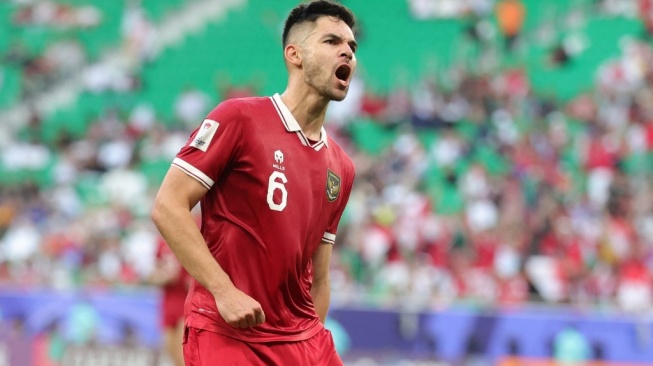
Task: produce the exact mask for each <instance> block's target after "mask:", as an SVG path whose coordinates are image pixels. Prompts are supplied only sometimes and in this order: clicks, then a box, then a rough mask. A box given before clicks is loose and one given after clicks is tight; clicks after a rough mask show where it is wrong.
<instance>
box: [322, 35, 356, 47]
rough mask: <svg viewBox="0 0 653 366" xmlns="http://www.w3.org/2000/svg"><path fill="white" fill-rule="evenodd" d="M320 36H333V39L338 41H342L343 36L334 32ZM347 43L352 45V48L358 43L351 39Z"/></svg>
mask: <svg viewBox="0 0 653 366" xmlns="http://www.w3.org/2000/svg"><path fill="white" fill-rule="evenodd" d="M322 38H335V39H337V40H339V41H344V38H343V37H341V36H339V35H337V34H335V33H327V34H325V35H324V36H322ZM349 45H350V46H353V47H354V48H358V43H357V42H356V41H355V40H353V39H352V40H351V41H349Z"/></svg>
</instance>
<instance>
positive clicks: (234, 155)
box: [172, 101, 243, 189]
mask: <svg viewBox="0 0 653 366" xmlns="http://www.w3.org/2000/svg"><path fill="white" fill-rule="evenodd" d="M242 130H243V126H242V123H241V113H240V110H239V109H238V107H237V106H236V105H235V104H234V103H233V102H232V101H226V102H223V103H220V104H219V105H218V106H217V107H216V108H215V109H214V110H213V111H211V113H209V115H208V116H207V117H206V119H204V121H202V124H201V125H200V126H199V127H198V128H197V129H195V131H193V133H191V135H190V138H189V139H188V142H187V143H186V145H184V147H182V148H181V150H180V151H179V153H178V154H177V156H176V157H175V159H174V160H173V161H172V165H173V166H174V167H176V168H179V169H181V170H182V171H184V173H186V174H188V175H189V176H191V177H193V178H195V179H196V180H197V181H199V182H200V183H202V185H203V186H204V187H206V188H207V189H211V187H212V186H213V184H214V183H215V182H216V181H217V180H218V178H219V177H220V176H221V175H222V173H223V172H224V171H225V169H226V168H227V167H228V166H229V165H230V164H232V163H233V162H234V161H235V160H237V159H238V156H239V153H240V149H241V146H242V137H243V132H242Z"/></svg>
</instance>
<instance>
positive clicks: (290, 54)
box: [283, 43, 302, 67]
mask: <svg viewBox="0 0 653 366" xmlns="http://www.w3.org/2000/svg"><path fill="white" fill-rule="evenodd" d="M283 56H284V58H285V59H286V62H288V63H289V64H292V65H295V66H297V67H300V66H301V65H302V54H301V49H300V48H299V46H297V45H296V44H292V43H290V44H288V45H287V46H286V48H284V50H283Z"/></svg>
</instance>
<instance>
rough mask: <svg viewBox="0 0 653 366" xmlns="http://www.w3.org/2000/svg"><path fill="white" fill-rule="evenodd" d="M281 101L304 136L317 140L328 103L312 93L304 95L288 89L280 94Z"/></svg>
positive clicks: (301, 92)
mask: <svg viewBox="0 0 653 366" xmlns="http://www.w3.org/2000/svg"><path fill="white" fill-rule="evenodd" d="M281 100H283V103H284V104H285V105H286V107H288V110H290V113H292V115H293V117H295V120H297V123H298V124H299V126H300V127H301V128H302V131H303V132H304V135H306V137H307V138H309V139H311V140H315V141H317V140H319V139H320V133H321V131H322V125H323V124H324V117H325V115H326V110H327V106H328V105H329V101H328V100H325V99H324V98H322V97H320V96H318V95H317V94H315V93H314V92H313V93H304V92H303V91H299V90H298V89H291V88H288V89H286V91H284V92H283V94H281Z"/></svg>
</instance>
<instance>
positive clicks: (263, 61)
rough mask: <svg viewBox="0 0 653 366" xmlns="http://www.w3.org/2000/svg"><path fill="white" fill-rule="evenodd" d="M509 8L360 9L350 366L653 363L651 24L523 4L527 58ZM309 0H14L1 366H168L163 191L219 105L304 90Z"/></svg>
mask: <svg viewBox="0 0 653 366" xmlns="http://www.w3.org/2000/svg"><path fill="white" fill-rule="evenodd" d="M505 1H506V0H497V1H493V0H475V1H472V0H469V1H462V0H461V1H455V0H377V1H375V2H374V4H373V6H372V5H371V3H369V2H366V1H354V0H347V1H345V0H343V1H342V2H343V3H344V4H346V5H347V6H349V7H351V8H352V10H354V12H355V13H356V14H357V15H358V18H359V20H360V22H361V30H360V33H359V35H358V39H359V43H360V48H359V51H358V53H357V58H358V60H359V70H358V78H357V79H356V81H355V82H354V83H353V84H352V87H351V90H350V95H349V97H348V98H347V100H346V101H344V102H341V103H337V104H334V105H333V106H332V107H331V109H330V110H329V114H328V125H327V129H328V131H329V133H330V134H331V135H332V136H333V137H334V138H335V139H336V140H338V142H339V143H340V144H341V145H342V146H343V147H345V148H346V150H348V151H349V152H350V154H351V155H352V157H353V159H354V161H355V163H356V165H357V181H356V184H355V188H354V191H353V193H352V197H351V201H350V205H349V206H348V208H347V210H346V212H345V215H344V217H343V221H342V224H341V227H340V228H339V235H338V238H339V239H338V241H339V242H338V243H337V245H336V247H335V252H334V255H333V265H332V270H331V273H332V282H333V286H334V293H333V311H332V318H333V320H334V321H337V323H334V324H335V325H333V327H334V329H336V328H338V329H340V332H336V331H334V334H335V335H336V338H338V339H337V340H336V341H337V342H338V341H341V342H342V344H343V345H342V349H343V352H342V353H343V355H345V357H347V360H348V364H366V363H365V362H371V363H367V364H375V363H374V362H378V364H400V362H402V361H401V359H402V358H413V359H415V360H420V361H414V363H415V364H418V363H419V362H422V363H421V364H449V363H452V364H470V365H471V364H474V365H477V364H481V365H484V364H499V363H500V362H501V359H502V358H503V357H506V356H515V357H526V358H531V359H540V360H541V361H539V362H541V363H537V362H538V361H531V362H532V364H533V365H535V364H546V363H545V362H547V361H544V360H542V359H545V358H556V359H558V360H561V361H574V360H585V359H596V360H603V361H612V362H639V363H640V364H647V363H648V364H653V361H651V360H653V323H652V322H651V319H652V318H651V315H652V314H653V313H652V309H653V277H652V276H653V240H652V239H651V238H653V191H652V186H651V183H650V182H651V179H650V178H651V174H652V173H653V169H652V168H653V166H652V164H653V155H652V154H651V151H652V150H653V109H652V108H651V106H653V87H652V85H653V84H652V83H653V66H652V65H653V48H652V47H651V45H652V42H651V37H652V35H651V33H650V32H651V31H653V27H652V26H651V24H653V20H652V19H653V9H652V7H653V5H651V3H650V1H649V0H548V1H539V0H523V1H518V2H520V3H522V4H523V5H524V9H525V13H524V14H523V19H521V20H522V21H523V26H522V27H521V29H520V32H519V33H518V35H517V36H516V37H515V39H514V42H507V41H506V39H508V38H509V37H506V34H507V33H504V28H503V24H505V22H506V21H514V20H515V19H508V20H506V19H504V18H502V15H501V14H500V13H499V12H498V10H497V9H498V3H504V2H505ZM296 3H297V1H294V0H292V1H291V0H275V1H266V0H249V1H245V0H232V1H220V2H218V1H209V0H192V1H191V0H189V1H182V0H165V1H163V0H158V1H154V0H142V1H105V2H92V3H90V4H89V3H88V2H83V1H77V0H65V1H64V0H57V1H7V0H5V1H0V60H2V61H1V62H0V152H1V155H0V286H2V287H1V288H2V289H3V290H1V291H0V315H1V317H0V320H3V321H4V322H5V324H7V325H9V324H11V325H12V326H11V327H9V326H6V327H4V329H5V330H7V331H6V332H5V333H4V334H0V340H5V345H6V346H5V347H4V348H3V347H0V351H2V352H0V358H1V357H20V356H15V355H16V354H24V352H16V351H15V350H16V349H19V348H15V347H14V348H12V347H10V346H7V345H10V344H14V343H12V342H13V341H12V340H11V339H12V337H15V336H16V335H15V334H14V333H20V334H21V336H27V337H30V339H32V340H33V342H32V343H33V345H34V346H33V347H34V348H38V347H41V346H43V344H47V345H49V347H51V349H55V348H56V347H55V346H56V345H59V347H60V348H59V351H57V352H58V353H57V352H55V351H51V352H50V353H49V356H48V357H50V360H49V361H48V362H55V361H56V362H63V363H66V362H68V363H70V362H73V361H71V358H70V357H73V358H74V357H78V359H77V360H78V361H77V362H81V361H79V359H83V357H91V356H88V354H90V353H89V352H90V351H88V350H89V349H91V348H87V349H86V351H79V349H78V351H79V352H77V351H76V352H77V353H74V354H73V356H71V353H70V352H72V351H70V352H69V353H68V354H67V356H66V351H65V350H66V345H69V344H75V345H76V346H78V347H80V346H83V345H88V344H89V342H91V340H94V341H95V342H91V343H93V346H97V345H98V344H99V345H103V344H106V345H112V346H116V345H117V344H128V343H129V342H134V343H129V344H130V347H131V348H130V349H132V350H134V349H137V350H138V349H140V348H138V347H145V348H144V349H143V352H142V353H138V352H140V351H138V352H136V351H135V352H136V353H135V354H134V356H133V357H134V359H139V360H140V361H133V364H148V362H149V363H154V362H159V361H158V358H157V357H158V356H157V355H156V354H152V353H151V350H152V348H153V347H156V345H157V344H158V337H159V335H158V333H157V328H156V326H157V325H156V317H155V312H156V311H157V310H154V308H155V304H156V301H157V300H158V298H157V293H156V291H154V290H153V289H151V288H147V287H146V286H144V285H142V282H143V279H144V278H145V277H146V276H147V274H148V272H149V271H150V270H151V268H152V263H153V260H154V250H155V248H156V244H157V241H158V240H160V239H159V238H158V236H157V234H156V231H155V230H154V228H153V227H152V225H151V223H150V222H149V217H148V213H149V208H150V205H151V201H152V198H153V195H154V193H155V192H156V189H157V186H158V184H159V183H160V181H161V179H162V177H163V175H164V174H165V172H166V171H167V169H168V167H169V164H170V161H171V160H172V157H173V156H174V154H175V153H176V152H177V151H178V149H179V148H180V147H181V146H182V145H183V144H184V143H185V141H186V139H187V137H188V134H189V133H190V131H191V129H193V128H194V127H195V125H196V124H197V123H198V122H199V121H201V119H202V117H203V116H204V115H205V114H206V113H207V112H208V111H209V110H210V109H211V108H212V107H213V106H214V105H216V104H217V103H219V102H220V101H222V100H224V99H227V98H231V97H237V96H243V95H271V94H272V93H275V92H281V91H283V88H284V87H285V82H286V74H285V71H284V66H283V60H282V58H281V46H280V33H281V30H282V26H283V24H282V22H283V19H284V16H285V15H286V14H287V12H288V10H289V9H290V8H292V7H293V6H294V5H295V4H296ZM517 20H519V19H517ZM46 303H47V304H49V305H48V306H42V304H46ZM71 314H74V315H71ZM130 314H131V315H130ZM134 314H142V315H143V316H140V315H139V316H133V315H134ZM145 314H148V315H145ZM71 319H72V320H71ZM361 319H368V321H369V323H366V324H360V323H357V321H360V320H361ZM70 322H73V324H75V326H72V328H73V329H77V328H79V329H81V330H79V329H78V330H77V332H75V331H73V330H70V326H69V325H67V324H70ZM79 324H82V325H84V324H86V325H85V326H79ZM369 324H373V325H376V328H375V327H374V326H370V325H369ZM470 324H471V325H470ZM443 327H444V328H443ZM0 329H3V328H1V327H0ZM449 329H455V330H456V331H455V336H454V335H451V336H450V337H448V336H447V335H444V334H443V332H445V330H449ZM617 329H618V331H617ZM84 330H87V332H88V333H84ZM611 330H612V331H613V332H612V334H611ZM14 331H15V332H14ZM445 333H446V332H445ZM381 335H382V336H381ZM558 336H559V337H558ZM39 337H40V338H39ZM48 337H49V338H48ZM521 337H525V338H521ZM39 342H41V343H39ZM43 342H45V343H43ZM48 342H49V343H48ZM57 342H59V343H57ZM98 342H99V343H98ZM556 342H559V344H558V343H556ZM18 343H21V342H18ZM23 343H24V342H23ZM556 344H558V346H556ZM23 347H25V346H24V345H23ZM89 347H90V346H89ZM134 347H136V348H134ZM11 349H13V350H14V353H13V355H14V356H12V352H9V351H7V350H11ZM70 349H72V348H70ZM3 350H4V351H3ZM87 351H88V352H87ZM3 352H4V353H3ZM84 352H87V354H85V353H84ZM98 352H99V351H98ZM148 352H150V353H148ZM36 354H38V352H37V353H36ZM3 355H4V356H3ZM7 355H8V356H7ZM80 355H81V356H80ZM375 355H376V356H377V357H376V358H377V359H376V361H372V360H371V358H374V356H375ZM379 355H382V357H381V356H379ZM38 357H41V358H43V357H45V356H42V355H41V356H38ZM66 357H68V359H66ZM93 357H95V356H93ZM97 357H99V358H102V357H104V356H97ZM139 357H140V358H139ZM370 357H371V358H370ZM46 358H47V357H45V358H43V360H45V359H46ZM379 358H385V361H384V360H382V359H379ZM53 360H54V361H53ZM366 360H367V361H366ZM64 361H65V362H64ZM647 361H650V362H647ZM16 362H23V361H16ZM31 362H32V363H33V364H35V365H37V364H38V365H41V363H39V362H46V361H38V360H37V359H36V358H35V359H32V360H31ZM98 362H99V361H98ZM107 362H109V361H107ZM125 362H126V361H125ZM130 362H132V361H130ZM139 362H140V363H139ZM519 362H521V361H515V360H514V359H512V360H511V359H507V360H505V363H504V364H505V365H509V364H510V365H512V364H520V363H519ZM0 364H2V362H0ZM9 364H12V363H9ZM13 364H16V363H15V362H14V363H13ZM18 364H21V363H18ZM42 364H43V365H45V364H46V363H42ZM55 364H57V363H55ZM96 364H99V363H96ZM522 364H524V363H522ZM622 364H623V363H622Z"/></svg>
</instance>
